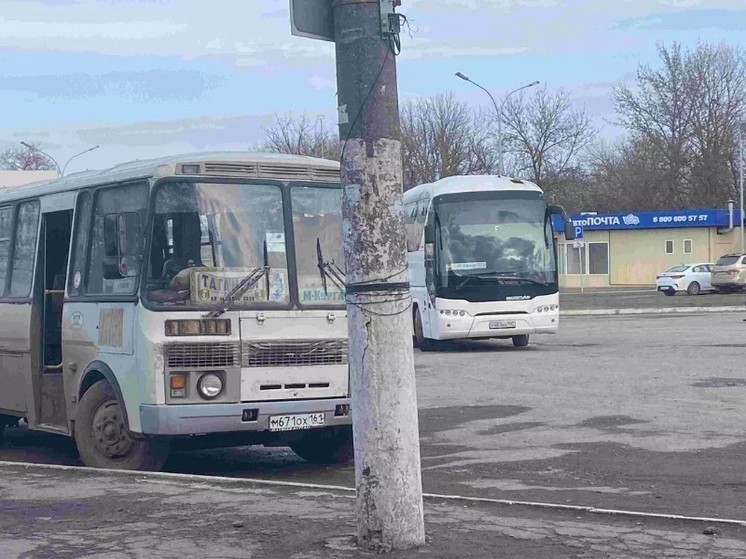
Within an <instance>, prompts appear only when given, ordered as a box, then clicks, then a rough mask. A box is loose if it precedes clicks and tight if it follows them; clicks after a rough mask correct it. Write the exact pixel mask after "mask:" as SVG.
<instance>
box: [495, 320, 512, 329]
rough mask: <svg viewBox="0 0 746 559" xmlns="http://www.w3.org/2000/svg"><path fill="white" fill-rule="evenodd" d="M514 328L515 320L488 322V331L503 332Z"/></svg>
mask: <svg viewBox="0 0 746 559" xmlns="http://www.w3.org/2000/svg"><path fill="white" fill-rule="evenodd" d="M506 328H515V320H493V321H491V322H490V330H504V329H506Z"/></svg>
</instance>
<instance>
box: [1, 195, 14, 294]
mask: <svg viewBox="0 0 746 559" xmlns="http://www.w3.org/2000/svg"><path fill="white" fill-rule="evenodd" d="M12 237H13V207H12V206H8V207H5V208H0V296H1V295H2V294H3V293H4V292H5V277H6V276H7V275H8V258H9V256H10V240H11V238H12Z"/></svg>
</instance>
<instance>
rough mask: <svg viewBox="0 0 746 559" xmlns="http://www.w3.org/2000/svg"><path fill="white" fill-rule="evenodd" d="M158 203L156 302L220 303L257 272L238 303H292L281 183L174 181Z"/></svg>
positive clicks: (152, 272)
mask: <svg viewBox="0 0 746 559" xmlns="http://www.w3.org/2000/svg"><path fill="white" fill-rule="evenodd" d="M154 209H155V211H154V216H153V233H152V240H151V247H150V255H149V271H148V276H147V282H146V296H147V298H148V299H149V300H150V301H151V302H153V303H156V304H161V305H170V306H173V305H191V306H205V307H214V306H215V305H216V304H220V303H221V301H223V299H224V298H225V296H226V295H227V294H229V293H231V290H233V289H234V288H235V287H236V286H237V285H238V284H239V283H241V282H242V280H244V278H246V277H248V276H250V275H251V274H252V273H253V274H255V276H254V277H257V278H258V279H257V281H256V282H255V283H251V282H250V286H249V287H248V289H245V290H243V289H241V290H240V291H239V293H240V296H239V297H237V300H236V301H232V304H234V305H244V306H246V305H248V306H251V305H285V304H288V303H289V301H290V294H289V288H288V266H287V256H286V246H285V223H284V218H283V206H282V191H281V190H280V188H279V187H277V186H272V185H261V184H251V185H238V184H209V183H167V184H164V185H162V186H160V187H159V188H158V189H157V191H156V194H155V207H154ZM260 271H261V272H263V273H261V274H258V272H260Z"/></svg>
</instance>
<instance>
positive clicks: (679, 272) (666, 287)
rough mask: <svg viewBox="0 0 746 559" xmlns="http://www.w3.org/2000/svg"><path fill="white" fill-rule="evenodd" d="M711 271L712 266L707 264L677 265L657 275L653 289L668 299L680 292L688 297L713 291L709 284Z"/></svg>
mask: <svg viewBox="0 0 746 559" xmlns="http://www.w3.org/2000/svg"><path fill="white" fill-rule="evenodd" d="M711 270H712V264H710V263H707V262H702V263H697V264H679V265H678V266H674V267H673V268H669V269H668V270H666V271H665V272H663V273H662V274H658V275H657V276H656V277H655V287H656V289H657V290H658V291H662V292H663V293H665V294H666V295H668V296H669V297H670V296H673V295H676V293H678V292H680V291H686V292H687V293H688V294H689V295H699V294H700V293H702V292H703V291H713V290H714V288H713V287H712V284H711V282H710V271H711Z"/></svg>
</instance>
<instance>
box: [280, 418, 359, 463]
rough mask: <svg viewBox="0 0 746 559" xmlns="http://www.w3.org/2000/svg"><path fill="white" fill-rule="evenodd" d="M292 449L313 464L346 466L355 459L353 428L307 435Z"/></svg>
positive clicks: (313, 432)
mask: <svg viewBox="0 0 746 559" xmlns="http://www.w3.org/2000/svg"><path fill="white" fill-rule="evenodd" d="M290 448H291V449H292V450H293V452H295V453H296V454H297V455H298V456H300V457H301V458H303V460H305V461H306V462H311V463H313V464H346V463H347V462H350V461H351V460H352V459H353V458H354V457H355V449H354V447H353V444H352V428H344V427H343V428H332V429H323V430H318V431H311V432H309V433H306V434H305V435H303V437H301V438H300V439H298V440H297V441H294V442H292V443H290Z"/></svg>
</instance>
